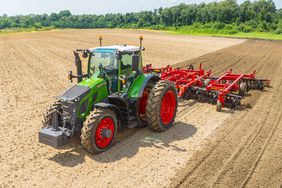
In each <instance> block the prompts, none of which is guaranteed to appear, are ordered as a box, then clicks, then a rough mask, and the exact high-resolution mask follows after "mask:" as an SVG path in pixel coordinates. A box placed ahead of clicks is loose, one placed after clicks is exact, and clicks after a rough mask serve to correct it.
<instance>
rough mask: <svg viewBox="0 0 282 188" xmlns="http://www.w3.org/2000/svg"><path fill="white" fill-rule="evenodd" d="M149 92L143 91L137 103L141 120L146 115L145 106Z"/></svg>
mask: <svg viewBox="0 0 282 188" xmlns="http://www.w3.org/2000/svg"><path fill="white" fill-rule="evenodd" d="M148 96H149V91H147V90H144V92H143V94H142V97H141V98H140V102H139V115H140V117H141V118H143V117H145V114H146V106H147V101H148Z"/></svg>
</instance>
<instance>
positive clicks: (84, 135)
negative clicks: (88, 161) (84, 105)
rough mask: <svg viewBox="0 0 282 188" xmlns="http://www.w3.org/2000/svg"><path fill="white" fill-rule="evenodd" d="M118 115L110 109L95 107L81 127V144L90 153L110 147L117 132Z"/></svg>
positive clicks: (99, 151) (96, 152)
mask: <svg viewBox="0 0 282 188" xmlns="http://www.w3.org/2000/svg"><path fill="white" fill-rule="evenodd" d="M117 127H118V125H117V117H116V114H115V112H114V111H112V110H110V109H95V110H94V111H93V112H92V113H90V115H89V116H88V117H87V119H86V121H85V122H84V125H83V128H82V129H81V136H80V138H81V145H82V147H84V148H85V149H86V150H87V151H89V152H90V153H94V154H98V153H101V152H103V151H106V150H107V149H109V148H110V147H111V146H112V145H113V143H114V140H115V137H116V133H117Z"/></svg>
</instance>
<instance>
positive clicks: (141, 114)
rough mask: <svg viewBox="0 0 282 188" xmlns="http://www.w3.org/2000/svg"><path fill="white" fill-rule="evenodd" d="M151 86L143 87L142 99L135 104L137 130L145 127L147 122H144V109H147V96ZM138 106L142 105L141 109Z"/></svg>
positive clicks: (151, 84) (150, 84)
mask: <svg viewBox="0 0 282 188" xmlns="http://www.w3.org/2000/svg"><path fill="white" fill-rule="evenodd" d="M153 86H154V84H153V83H148V84H147V86H146V87H145V89H144V91H143V94H142V97H140V98H139V100H138V103H137V119H138V123H137V126H136V127H138V128H143V127H146V126H147V122H146V107H147V103H148V98H149V94H150V92H151V90H152V88H153ZM145 92H146V95H147V97H145V99H144V98H143V97H144V95H145ZM144 103H145V104H144ZM140 105H142V106H143V107H141V106H140ZM141 108H142V109H141ZM141 111H142V112H141Z"/></svg>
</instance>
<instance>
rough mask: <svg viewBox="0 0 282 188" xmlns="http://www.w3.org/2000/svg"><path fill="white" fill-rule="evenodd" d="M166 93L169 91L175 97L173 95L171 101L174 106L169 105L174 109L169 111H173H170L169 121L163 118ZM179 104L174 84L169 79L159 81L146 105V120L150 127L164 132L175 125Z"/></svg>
mask: <svg viewBox="0 0 282 188" xmlns="http://www.w3.org/2000/svg"><path fill="white" fill-rule="evenodd" d="M166 93H169V95H171V96H172V95H174V99H173V97H172V102H171V104H172V105H174V107H169V108H170V109H172V110H170V111H169V112H171V113H169V114H170V115H169V121H168V122H164V121H163V119H162V118H161V114H162V113H161V106H162V100H163V97H164V96H165V95H166ZM177 106H178V100H177V92H176V88H175V86H174V84H173V83H172V82H170V81H167V80H160V81H159V82H157V83H156V84H155V86H154V87H153V88H152V90H151V92H150V94H149V98H148V102H147V106H146V121H147V124H148V125H149V127H150V128H151V129H152V130H153V131H157V132H162V131H165V130H167V129H168V128H170V127H171V126H173V124H174V120H175V116H176V112H177Z"/></svg>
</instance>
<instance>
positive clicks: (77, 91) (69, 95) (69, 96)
mask: <svg viewBox="0 0 282 188" xmlns="http://www.w3.org/2000/svg"><path fill="white" fill-rule="evenodd" d="M89 92H90V88H89V87H87V86H84V85H79V84H77V85H74V86H73V87H71V88H69V89H68V90H67V91H66V92H65V93H64V94H63V95H62V96H61V97H60V99H61V100H62V101H73V100H75V99H77V98H81V99H82V98H83V97H84V96H86V95H87V94H88V93H89ZM78 100H79V99H78Z"/></svg>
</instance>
